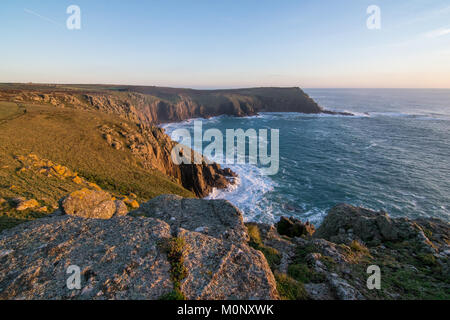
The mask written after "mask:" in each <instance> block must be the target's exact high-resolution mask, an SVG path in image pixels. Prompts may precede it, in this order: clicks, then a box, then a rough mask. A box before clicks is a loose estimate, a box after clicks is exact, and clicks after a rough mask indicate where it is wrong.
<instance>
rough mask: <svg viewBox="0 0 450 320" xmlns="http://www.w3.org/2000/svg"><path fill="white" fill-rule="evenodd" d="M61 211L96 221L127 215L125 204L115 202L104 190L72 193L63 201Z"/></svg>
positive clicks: (83, 190)
mask: <svg viewBox="0 0 450 320" xmlns="http://www.w3.org/2000/svg"><path fill="white" fill-rule="evenodd" d="M61 209H62V210H63V212H64V213H65V214H68V215H71V216H76V217H81V218H95V219H110V218H111V217H113V216H123V215H126V214H127V212H128V210H127V206H126V205H125V203H124V202H123V201H121V200H115V199H113V198H112V196H111V195H110V194H109V193H108V192H106V191H103V190H90V189H81V190H77V191H74V192H72V193H71V194H69V195H68V196H67V197H65V198H64V199H62V201H61Z"/></svg>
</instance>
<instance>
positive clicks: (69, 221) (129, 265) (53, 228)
mask: <svg viewBox="0 0 450 320" xmlns="http://www.w3.org/2000/svg"><path fill="white" fill-rule="evenodd" d="M170 237H171V235H170V228H169V225H167V224H166V223H164V222H162V221H159V220H155V219H135V218H131V217H121V218H114V219H110V220H100V219H83V218H78V217H72V216H68V215H64V216H54V217H51V218H43V219H39V220H36V221H33V222H30V223H25V224H22V225H20V226H18V227H16V228H13V229H10V230H5V231H3V232H2V233H1V234H0V248H2V252H1V253H0V299H158V298H159V297H160V296H162V295H164V294H166V293H168V292H170V291H171V290H172V284H171V280H170V274H169V268H170V265H169V263H168V261H167V259H166V257H165V256H164V255H163V253H162V252H161V251H160V249H159V248H158V243H159V242H160V241H163V240H165V239H169V238H170ZM70 266H77V267H79V268H80V274H81V287H80V289H73V290H71V289H69V288H68V287H67V285H66V283H67V280H68V278H69V277H70V275H71V272H73V271H70V269H69V267H70ZM68 270H69V271H70V272H69V273H68Z"/></svg>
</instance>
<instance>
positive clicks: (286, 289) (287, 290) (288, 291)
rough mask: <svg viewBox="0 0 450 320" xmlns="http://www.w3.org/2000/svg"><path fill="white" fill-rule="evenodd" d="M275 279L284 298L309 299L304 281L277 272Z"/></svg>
mask: <svg viewBox="0 0 450 320" xmlns="http://www.w3.org/2000/svg"><path fill="white" fill-rule="evenodd" d="M275 280H276V282H277V290H278V293H279V294H280V297H281V299H283V300H307V299H308V293H307V292H306V290H305V288H304V286H303V283H301V282H299V281H297V280H295V279H292V278H291V277H290V276H288V275H286V274H283V273H275Z"/></svg>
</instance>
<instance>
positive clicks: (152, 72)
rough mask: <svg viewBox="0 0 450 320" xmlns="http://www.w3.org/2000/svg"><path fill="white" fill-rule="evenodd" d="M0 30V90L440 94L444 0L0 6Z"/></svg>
mask: <svg viewBox="0 0 450 320" xmlns="http://www.w3.org/2000/svg"><path fill="white" fill-rule="evenodd" d="M71 4H75V5H78V6H79V7H80V8H81V30H72V31H71V30H68V29H67V28H66V20H67V18H68V16H69V15H68V14H67V13H66V9H67V7H68V6H69V5H71ZM369 5H378V6H379V7H380V9H381V29H380V30H369V29H368V28H367V27H366V20H367V18H368V14H367V13H366V10H367V7H368V6H369ZM0 26H1V28H0V36H1V43H2V45H1V50H0V61H1V63H0V82H28V81H32V82H52V83H116V84H142V85H166V86H177V87H195V88H217V87H243V86H268V85H275V86H301V87H441V88H450V1H449V0H395V1H394V0H382V1H377V0H370V1H366V0H340V1H336V0H322V1H321V0H295V1H283V0H280V1H274V0H220V1H219V0H184V1H172V0H158V1H156V0H155V1H144V0H140V1H137V0H128V1H122V0H120V1H119V0H108V1H107V0H88V1H87V0H86V1H85V0H71V1H65V0H58V1H56V0H55V1H45V0H43V1H34V0H28V1H26V0H2V1H1V3H0Z"/></svg>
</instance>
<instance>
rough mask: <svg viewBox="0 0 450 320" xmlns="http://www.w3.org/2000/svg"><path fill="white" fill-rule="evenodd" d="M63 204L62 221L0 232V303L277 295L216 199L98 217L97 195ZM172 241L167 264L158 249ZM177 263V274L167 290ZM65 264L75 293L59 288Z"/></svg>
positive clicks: (168, 199) (162, 203) (228, 209)
mask: <svg viewBox="0 0 450 320" xmlns="http://www.w3.org/2000/svg"><path fill="white" fill-rule="evenodd" d="M82 195H84V196H82ZM68 198H69V200H67V199H68ZM68 198H66V199H65V200H64V201H63V204H62V207H63V210H64V211H65V212H66V213H68V214H67V215H60V214H55V215H52V216H50V217H48V218H43V219H38V220H35V221H33V222H30V223H24V224H22V225H19V226H17V227H15V228H13V229H10V230H6V231H4V232H3V233H1V234H0V248H2V250H0V299H158V298H161V297H163V296H165V297H167V296H169V295H168V293H170V292H172V290H173V289H174V288H179V289H180V290H181V292H182V294H183V295H184V296H185V297H186V298H187V299H277V298H279V296H278V293H277V289H276V282H275V279H274V276H273V274H272V272H271V270H270V267H269V265H268V263H267V261H266V259H265V257H264V256H263V254H262V253H261V252H260V251H257V250H255V249H253V248H251V247H249V246H248V244H247V242H246V241H247V239H248V235H247V232H246V228H245V227H244V225H243V222H242V215H241V213H240V211H239V210H237V209H236V208H235V207H234V206H232V205H231V204H229V203H228V202H226V201H209V200H200V199H182V198H179V197H173V196H162V197H159V198H157V199H155V200H152V201H150V202H148V203H146V204H143V206H142V208H141V209H140V211H138V210H136V211H134V212H132V213H131V215H128V216H117V217H115V218H114V219H107V218H106V217H110V216H111V214H112V213H113V209H112V207H110V206H109V205H104V204H103V203H104V202H108V201H110V200H109V198H108V197H107V195H105V194H101V193H98V192H97V191H96V192H94V193H93V192H92V191H89V192H85V191H84V192H83V193H82V194H77V193H76V194H75V195H73V194H72V195H70V196H69V197H68ZM103 211H106V213H105V212H103ZM69 212H71V213H72V214H69ZM80 217H81V218H80ZM90 218H100V219H90ZM178 239H182V241H181V242H180V243H183V245H182V246H181V248H179V249H180V250H181V252H180V254H181V257H182V259H181V260H180V261H178V262H177V261H173V258H170V254H169V253H170V251H167V244H168V243H171V241H173V240H178ZM177 263H182V265H183V268H184V269H185V271H186V272H185V273H186V274H185V277H183V278H182V279H177V280H176V281H177V284H176V283H175V280H174V273H173V272H174V271H173V269H172V268H173V267H174V265H176V266H177V267H179V265H177ZM72 265H76V266H79V267H80V271H81V275H82V276H81V288H80V289H73V290H70V289H69V288H67V286H66V280H67V279H68V278H69V276H70V274H67V273H66V272H67V270H68V267H69V266H72ZM183 273H184V272H183Z"/></svg>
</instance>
